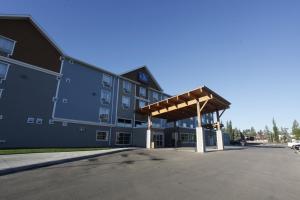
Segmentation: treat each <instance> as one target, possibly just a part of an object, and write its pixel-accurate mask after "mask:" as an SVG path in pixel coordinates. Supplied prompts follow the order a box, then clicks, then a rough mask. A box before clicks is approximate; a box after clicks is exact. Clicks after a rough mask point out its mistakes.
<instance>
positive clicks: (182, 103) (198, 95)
mask: <svg viewBox="0 0 300 200" xmlns="http://www.w3.org/2000/svg"><path fill="white" fill-rule="evenodd" d="M197 104H198V105H199V104H200V106H201V107H200V109H197ZM230 104H231V103H230V102H229V101H227V100H226V99H224V98H223V97H221V96H220V95H218V94H217V93H215V92H214V91H212V90H210V89H209V88H207V87H206V86H203V87H199V88H197V89H194V90H192V91H189V92H185V93H183V94H180V95H176V96H173V97H170V98H168V99H165V100H162V101H159V102H155V103H153V104H149V105H147V106H145V107H143V108H141V109H139V112H140V113H142V114H147V115H149V116H152V117H155V118H162V119H167V121H169V122H170V121H178V120H182V119H187V118H191V117H195V116H197V114H198V113H197V112H201V114H206V113H213V112H216V111H220V110H226V109H228V108H229V107H230ZM198 108H199V107H198Z"/></svg>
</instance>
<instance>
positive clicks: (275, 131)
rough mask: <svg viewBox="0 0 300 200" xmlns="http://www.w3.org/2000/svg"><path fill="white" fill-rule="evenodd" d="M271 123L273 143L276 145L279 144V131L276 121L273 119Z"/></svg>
mask: <svg viewBox="0 0 300 200" xmlns="http://www.w3.org/2000/svg"><path fill="white" fill-rule="evenodd" d="M272 123H273V135H274V138H273V141H275V142H277V143H278V142H279V129H278V127H277V124H276V121H275V119H274V118H273V120H272Z"/></svg>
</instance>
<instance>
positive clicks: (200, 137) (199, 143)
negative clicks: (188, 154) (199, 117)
mask: <svg viewBox="0 0 300 200" xmlns="http://www.w3.org/2000/svg"><path fill="white" fill-rule="evenodd" d="M196 152H199V153H204V152H205V133H204V129H203V128H202V127H197V128H196Z"/></svg>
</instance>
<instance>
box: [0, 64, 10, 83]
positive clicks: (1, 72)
mask: <svg viewBox="0 0 300 200" xmlns="http://www.w3.org/2000/svg"><path fill="white" fill-rule="evenodd" d="M8 66H9V65H8V64H7V63H3V62H0V81H1V80H4V79H5V78H6V74H7V71H8Z"/></svg>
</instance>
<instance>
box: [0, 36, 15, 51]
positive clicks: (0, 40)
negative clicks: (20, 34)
mask: <svg viewBox="0 0 300 200" xmlns="http://www.w3.org/2000/svg"><path fill="white" fill-rule="evenodd" d="M15 43H16V42H15V41H14V40H11V39H8V38H6V37H3V36H1V35H0V51H1V52H3V53H4V54H7V55H12V54H13V51H14V47H15Z"/></svg>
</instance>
